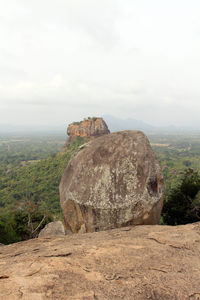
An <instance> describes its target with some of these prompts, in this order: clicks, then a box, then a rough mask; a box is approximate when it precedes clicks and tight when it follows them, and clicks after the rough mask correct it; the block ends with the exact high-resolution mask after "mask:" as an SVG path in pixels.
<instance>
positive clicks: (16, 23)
mask: <svg viewBox="0 0 200 300" xmlns="http://www.w3.org/2000/svg"><path fill="white" fill-rule="evenodd" d="M199 11H200V3H199V1H198V0H192V1H186V0H173V1H172V0H169V1H167V2H164V1H159V0H140V1H139V0H135V1H131V0H127V1H122V0H102V1H94V0H85V1H82V0H68V1H66V0H57V1H56V2H55V1H53V0H43V1H39V0H35V1H33V0H29V1H27V0H21V1H18V0H9V1H2V2H1V3H0V40H1V47H0V120H1V121H0V123H4V122H6V123H13V124H14V123H15V122H21V123H23V122H24V123H34V122H37V123H40V122H43V120H44V119H45V122H47V123H48V122H49V123H52V122H53V123H58V122H61V120H66V119H69V120H71V119H72V118H74V119H80V118H81V117H84V114H85V115H87V116H88V115H90V114H91V115H98V114H99V115H102V114H108V113H109V114H114V115H118V116H119V117H134V118H138V119H142V120H144V121H147V122H151V123H156V122H157V123H158V124H167V123H174V124H181V125H182V124H184V123H185V124H186V123H187V124H188V123H191V124H192V123H195V124H199V127H200V121H199V117H198V111H199V109H200V104H199V97H200V86H199V78H200V51H199V49H200V35H199V30H200V21H199ZM11 111H12V112H13V113H11ZM14 112H15V114H14ZM44 115H45V118H44Z"/></svg>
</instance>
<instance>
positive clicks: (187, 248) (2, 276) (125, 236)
mask: <svg viewBox="0 0 200 300" xmlns="http://www.w3.org/2000/svg"><path fill="white" fill-rule="evenodd" d="M18 299H22V300H44V299H59V300H64V299H65V300H66V299H69V300H78V299H84V300H93V299H99V300H112V299H114V300H118V299H123V300H125V299H126V300H128V299H131V300H133V299H134V300H145V299H152V300H175V299H176V300H177V299H178V300H179V299H180V300H186V299H187V300H197V299H200V223H194V224H190V225H185V226H177V227H170V226H159V225H154V226H150V225H144V226H132V227H123V228H119V229H113V230H108V231H102V232H94V233H86V234H73V235H70V236H63V237H56V238H40V239H33V240H29V241H25V242H20V243H16V244H12V245H8V246H2V247H1V248H0V300H18Z"/></svg>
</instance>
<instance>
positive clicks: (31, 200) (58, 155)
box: [0, 134, 200, 243]
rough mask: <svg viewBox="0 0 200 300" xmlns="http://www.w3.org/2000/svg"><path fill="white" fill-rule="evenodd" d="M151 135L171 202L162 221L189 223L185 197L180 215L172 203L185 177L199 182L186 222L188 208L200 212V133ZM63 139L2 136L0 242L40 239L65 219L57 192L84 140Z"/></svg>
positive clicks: (0, 144)
mask: <svg viewBox="0 0 200 300" xmlns="http://www.w3.org/2000/svg"><path fill="white" fill-rule="evenodd" d="M148 137H149V139H150V142H151V144H152V147H153V149H154V151H155V152H156V155H157V157H158V159H159V161H160V164H161V166H162V170H163V174H164V179H165V201H166V203H167V202H168V203H171V204H170V207H169V205H168V206H166V209H165V210H164V213H165V218H164V219H162V220H161V222H165V223H170V222H171V223H172V224H176V223H177V222H178V223H181V221H182V222H185V219H184V217H183V215H184V213H185V210H184V209H185V208H184V207H183V205H182V203H183V202H180V201H182V200H180V201H179V203H178V202H177V201H176V202H177V203H178V205H179V206H178V208H177V207H174V208H173V209H174V211H176V214H177V209H178V210H179V211H180V207H182V208H183V209H182V214H181V215H180V216H179V218H178V219H176V218H173V216H172V217H171V216H168V215H169V214H171V213H172V214H173V212H172V210H171V207H173V205H174V204H173V201H174V199H176V197H177V195H181V199H183V198H184V197H185V196H184V194H183V193H182V191H180V189H179V187H181V184H182V186H183V188H184V184H185V182H186V181H187V184H188V182H191V183H192V184H193V181H194V180H195V182H196V186H195V191H196V192H195V193H196V194H195V195H194V198H193V199H192V197H190V196H189V197H188V195H187V196H186V197H185V198H184V199H185V205H186V204H187V210H188V216H187V218H186V220H196V219H195V218H193V217H192V218H191V213H190V211H189V210H190V209H192V210H193V212H194V213H195V214H199V215H200V211H198V209H197V210H194V207H193V206H192V205H196V204H195V203H197V204H198V203H199V202H200V200H199V199H200V197H199V196H198V195H199V194H198V191H199V190H200V179H199V175H198V172H199V170H200V142H199V141H200V136H199V134H193V135H179V136H177V135H172V134H170V135H167V134H165V135H155V134H152V135H149V136H148ZM64 143H65V138H64V137H63V136H50V137H48V136H43V137H23V136H22V137H20V136H19V137H16V136H15V137H11V136H4V137H1V138H0V243H10V242H16V241H20V240H24V239H28V238H31V237H35V236H37V234H38V232H39V231H40V230H41V229H42V228H43V227H44V226H45V224H46V223H48V222H50V221H51V220H55V219H62V213H61V209H60V203H59V191H58V187H59V182H60V178H61V175H62V173H63V171H64V169H65V167H66V166H67V163H68V161H69V159H70V157H71V156H72V155H73V154H74V153H75V152H76V151H77V149H78V147H79V146H80V145H81V144H82V143H83V140H82V139H81V138H77V139H76V141H74V142H73V143H72V144H71V147H70V148H65V151H62V147H63V145H64ZM185 169H187V170H194V172H195V170H196V171H197V173H194V172H193V173H191V171H189V173H187V176H188V177H187V178H186V179H187V180H186V179H184V176H185V175H184V174H185V173H184V170H185ZM188 180H189V181H188ZM192 189H194V187H193V186H192ZM181 193H182V194H181ZM192 195H193V194H192ZM197 196H198V197H197ZM179 198H180V197H179ZM193 200H194V201H193ZM198 205H199V204H198ZM198 205H197V207H199V206H198ZM167 214H168V215H167ZM197 217H198V216H197ZM199 218H200V217H199ZM177 220H178V221H177Z"/></svg>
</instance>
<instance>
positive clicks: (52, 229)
mask: <svg viewBox="0 0 200 300" xmlns="http://www.w3.org/2000/svg"><path fill="white" fill-rule="evenodd" d="M56 235H65V228H64V226H63V223H62V222H61V221H55V222H50V223H48V224H47V225H46V226H45V227H44V228H43V229H42V230H41V231H40V233H39V236H38V237H39V238H40V237H48V236H56Z"/></svg>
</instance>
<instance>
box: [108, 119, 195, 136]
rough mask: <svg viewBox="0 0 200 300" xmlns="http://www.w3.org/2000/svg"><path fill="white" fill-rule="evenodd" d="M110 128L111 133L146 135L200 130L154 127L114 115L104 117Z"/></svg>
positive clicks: (173, 126) (169, 126)
mask: <svg viewBox="0 0 200 300" xmlns="http://www.w3.org/2000/svg"><path fill="white" fill-rule="evenodd" d="M103 119H104V120H105V122H106V124H107V125H108V128H109V129H110V131H111V132H114V131H120V130H141V131H144V132H145V133H147V134H148V133H174V134H175V133H188V132H192V133H193V132H199V131H200V130H199V129H195V128H193V127H178V126H175V125H168V126H152V125H150V124H148V123H146V122H143V121H141V120H136V119H132V118H128V119H120V118H117V117H114V116H112V115H104V116H103Z"/></svg>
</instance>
